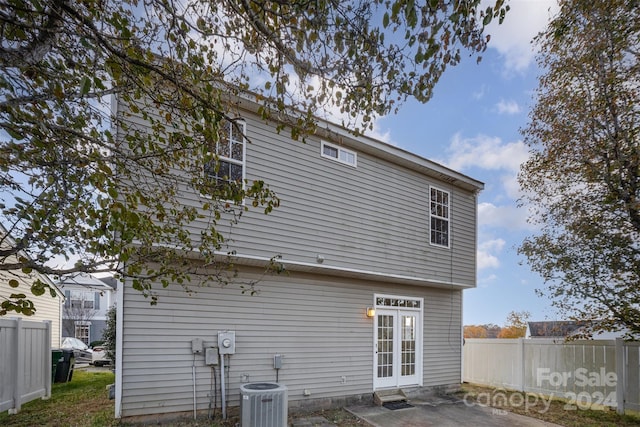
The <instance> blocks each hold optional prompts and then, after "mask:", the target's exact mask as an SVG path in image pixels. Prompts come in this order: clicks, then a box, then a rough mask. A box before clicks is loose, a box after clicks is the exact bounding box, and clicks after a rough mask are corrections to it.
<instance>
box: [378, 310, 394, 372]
mask: <svg viewBox="0 0 640 427" xmlns="http://www.w3.org/2000/svg"><path fill="white" fill-rule="evenodd" d="M391 376H393V316H387V315H379V316H378V378H388V377H391Z"/></svg>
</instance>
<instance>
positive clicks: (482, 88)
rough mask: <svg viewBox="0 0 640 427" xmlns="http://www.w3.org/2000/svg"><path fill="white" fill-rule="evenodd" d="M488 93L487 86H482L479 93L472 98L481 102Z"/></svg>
mask: <svg viewBox="0 0 640 427" xmlns="http://www.w3.org/2000/svg"><path fill="white" fill-rule="evenodd" d="M486 93H487V85H484V84H483V85H482V86H480V89H478V90H477V91H475V92H473V93H472V94H471V96H472V97H473V99H475V100H477V101H479V100H481V99H482V98H484V95H485V94H486Z"/></svg>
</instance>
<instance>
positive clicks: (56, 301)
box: [0, 225, 64, 348]
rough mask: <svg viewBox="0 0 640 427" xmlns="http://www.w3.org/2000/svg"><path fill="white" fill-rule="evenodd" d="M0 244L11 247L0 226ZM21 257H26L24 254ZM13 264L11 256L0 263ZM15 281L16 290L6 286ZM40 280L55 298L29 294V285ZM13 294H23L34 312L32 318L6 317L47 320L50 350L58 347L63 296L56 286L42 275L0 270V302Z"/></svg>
mask: <svg viewBox="0 0 640 427" xmlns="http://www.w3.org/2000/svg"><path fill="white" fill-rule="evenodd" d="M0 242H1V246H3V247H7V248H8V247H10V246H9V245H11V246H13V245H14V244H13V242H12V240H11V237H10V236H7V235H6V230H5V228H4V227H3V226H2V225H0ZM20 255H21V256H26V255H25V254H24V253H21V254H20ZM5 262H6V263H14V262H17V258H16V256H15V255H11V256H9V257H7V258H4V259H1V258H0V263H5ZM12 279H15V280H17V281H18V283H19V285H18V287H17V288H11V287H9V285H8V282H9V280H12ZM38 279H40V280H41V281H42V282H44V283H46V284H48V285H49V286H51V287H52V288H53V289H54V290H55V291H56V296H55V297H52V296H51V294H50V293H49V292H45V293H44V294H43V295H40V296H36V295H33V294H32V293H31V285H32V283H33V282H34V281H36V280H38ZM13 293H23V294H25V295H27V296H28V298H29V299H30V300H31V301H32V302H33V304H34V306H35V309H36V312H35V313H34V314H33V315H32V316H25V315H23V314H21V313H16V312H15V311H12V312H9V313H7V315H6V317H8V318H10V317H21V318H22V319H24V320H30V321H42V320H48V321H50V322H51V348H59V347H60V338H61V331H62V308H61V307H62V302H63V300H64V296H63V293H62V291H61V290H60V289H59V288H58V287H56V285H55V284H54V283H53V282H52V281H51V280H50V279H49V278H48V277H47V276H46V275H44V274H40V273H38V272H32V273H29V274H26V273H23V272H22V271H11V272H10V271H2V270H0V302H1V301H2V300H4V298H8V297H9V295H11V294H13Z"/></svg>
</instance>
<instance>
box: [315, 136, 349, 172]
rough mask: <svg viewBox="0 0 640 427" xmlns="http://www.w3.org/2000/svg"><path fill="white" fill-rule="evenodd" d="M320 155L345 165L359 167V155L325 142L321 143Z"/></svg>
mask: <svg viewBox="0 0 640 427" xmlns="http://www.w3.org/2000/svg"><path fill="white" fill-rule="evenodd" d="M320 155H321V156H322V157H326V158H327V159H331V160H335V161H336V162H340V163H344V164H345V165H349V166H353V167H357V166H358V154H357V153H356V152H355V151H351V150H347V149H346V148H342V147H339V146H337V145H334V144H330V143H328V142H325V141H322V142H321V143H320Z"/></svg>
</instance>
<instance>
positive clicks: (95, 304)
mask: <svg viewBox="0 0 640 427" xmlns="http://www.w3.org/2000/svg"><path fill="white" fill-rule="evenodd" d="M57 285H58V287H59V288H60V289H62V291H63V292H64V295H65V300H64V305H63V307H62V333H63V337H75V338H78V339H79V340H81V341H83V342H84V343H85V344H87V345H90V344H91V343H92V342H94V341H102V333H103V332H104V330H105V328H106V326H107V311H109V309H110V308H111V307H112V306H113V304H114V303H115V280H113V279H112V278H105V280H102V279H100V278H98V277H95V276H92V275H91V274H87V273H73V274H69V275H66V276H62V277H60V279H59V280H58V281H57Z"/></svg>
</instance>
